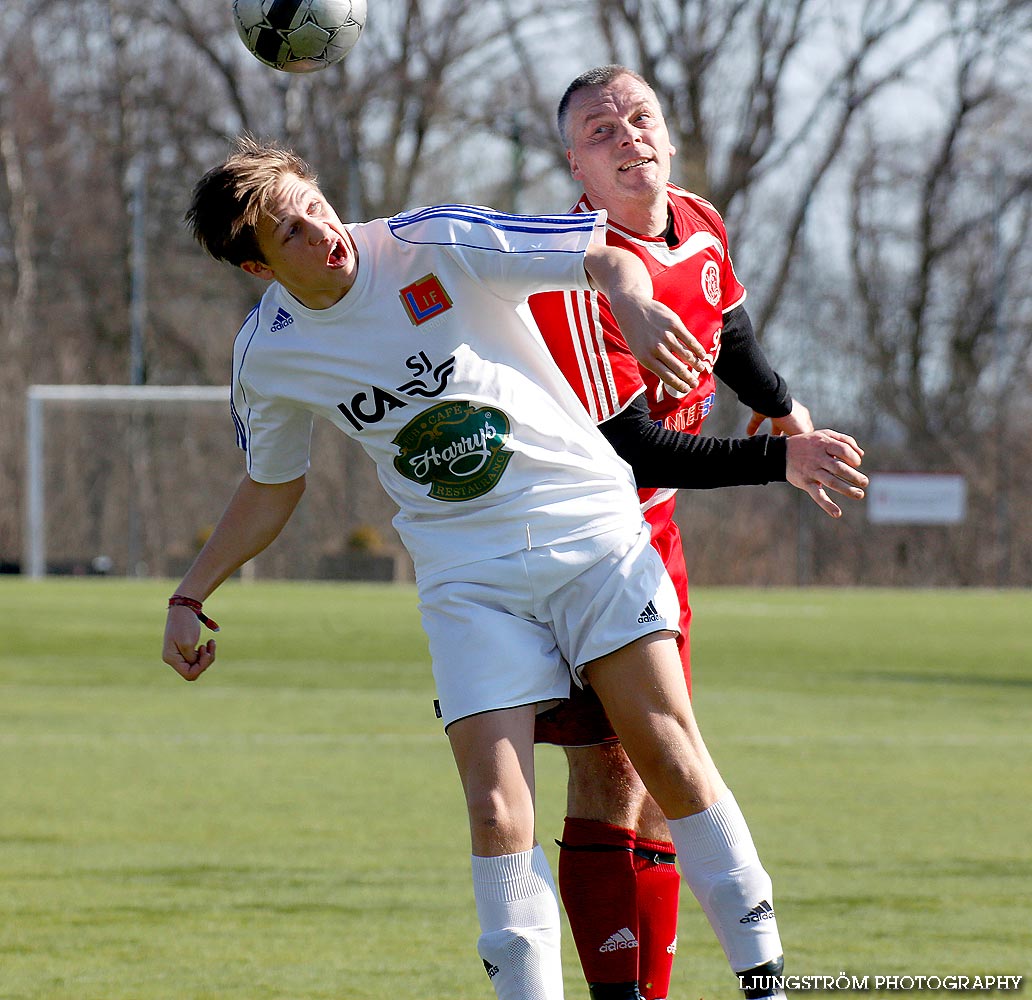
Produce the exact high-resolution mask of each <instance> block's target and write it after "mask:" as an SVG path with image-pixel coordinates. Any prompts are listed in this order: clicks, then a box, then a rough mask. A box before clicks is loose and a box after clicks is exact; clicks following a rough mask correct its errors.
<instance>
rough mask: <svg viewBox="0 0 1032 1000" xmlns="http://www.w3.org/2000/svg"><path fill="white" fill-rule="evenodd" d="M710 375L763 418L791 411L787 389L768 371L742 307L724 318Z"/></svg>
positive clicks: (781, 381)
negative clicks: (718, 351) (717, 352)
mask: <svg viewBox="0 0 1032 1000" xmlns="http://www.w3.org/2000/svg"><path fill="white" fill-rule="evenodd" d="M713 374H714V375H716V377H717V378H719V379H720V381H721V382H723V383H724V385H726V386H727V387H728V388H729V389H731V391H732V392H734V393H735V395H736V396H738V398H739V400H740V401H741V402H742V403H744V404H745V405H746V406H748V407H749V409H750V410H755V411H756V412H757V413H762V414H763V415H764V416H765V417H784V416H787V415H788V414H789V413H790V412H791V411H792V397H791V395H790V394H789V391H788V386H787V385H786V384H785V380H784V379H783V378H782V377H781V376H780V375H779V374H778V373H777V372H776V371H774V369H773V368H771V366H770V362H769V361H768V360H767V356H766V355H765V354H764V353H763V349H762V348H761V347H760V342H759V341H758V340H757V339H756V333H755V332H754V330H753V325H752V320H750V319H749V314H748V313H747V312H746V310H745V306H736V307H735V308H734V309H732V310H731V311H730V312H729V313H727V314H726V315H725V316H724V327H723V330H722V331H721V334H720V353H719V354H718V355H717V363H716V364H715V365H714V366H713Z"/></svg>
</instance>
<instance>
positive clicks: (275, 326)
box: [269, 308, 294, 333]
mask: <svg viewBox="0 0 1032 1000" xmlns="http://www.w3.org/2000/svg"><path fill="white" fill-rule="evenodd" d="M293 322H294V317H293V316H291V315H290V313H288V312H287V310H286V309H283V308H280V309H277V310H276V318H275V319H274V320H273V321H272V326H270V327H269V329H270V330H271V331H272V332H273V333H279V332H280V330H285V329H286V328H287V327H288V326H290V324H291V323H293Z"/></svg>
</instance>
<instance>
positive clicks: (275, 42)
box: [233, 0, 366, 73]
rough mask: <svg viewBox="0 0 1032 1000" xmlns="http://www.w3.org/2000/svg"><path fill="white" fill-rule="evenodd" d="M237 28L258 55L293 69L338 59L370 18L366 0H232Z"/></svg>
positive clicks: (269, 63) (268, 62)
mask: <svg viewBox="0 0 1032 1000" xmlns="http://www.w3.org/2000/svg"><path fill="white" fill-rule="evenodd" d="M233 19H234V20H235V21H236V26H237V31H238V32H239V33H240V37H241V38H242V39H243V41H244V45H246V46H247V47H248V49H250V51H251V53H252V54H253V55H254V56H255V58H257V59H259V60H260V61H261V62H263V63H265V65H266V66H272V67H273V68H274V69H282V70H285V71H286V72H288V73H311V72H312V71H313V70H317V69H325V68H326V67H327V66H329V65H331V64H332V63H335V62H339V61H340V60H341V59H343V58H344V57H345V56H346V55H347V54H348V53H349V52H350V51H351V49H352V46H354V44H355V42H357V41H358V36H359V35H360V34H361V33H362V26H363V25H364V24H365V19H366V0H233Z"/></svg>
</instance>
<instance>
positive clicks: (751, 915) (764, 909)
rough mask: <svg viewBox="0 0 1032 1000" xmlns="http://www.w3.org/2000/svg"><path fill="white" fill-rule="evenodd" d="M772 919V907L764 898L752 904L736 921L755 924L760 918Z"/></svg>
mask: <svg viewBox="0 0 1032 1000" xmlns="http://www.w3.org/2000/svg"><path fill="white" fill-rule="evenodd" d="M773 919H774V907H773V906H771V905H770V903H768V902H767V900H765V899H764V900H762V901H761V902H760V903H758V904H757V905H756V906H754V907H753V908H752V909H751V910H750V911H749V912H748V913H747V914H746V915H745V916H744V917H742V918H740V919H739V921H738V922H739V923H740V924H757V923H759V922H760V921H761V920H773Z"/></svg>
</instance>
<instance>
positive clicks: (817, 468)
mask: <svg viewBox="0 0 1032 1000" xmlns="http://www.w3.org/2000/svg"><path fill="white" fill-rule="evenodd" d="M598 426H599V430H600V431H602V433H603V434H604V435H605V436H606V438H608V440H609V443H610V444H612V446H613V448H614V449H615V450H616V452H617V454H618V455H619V456H620V457H621V458H622V459H623V460H624V461H625V462H627V464H628V465H630V466H631V469H632V470H633V472H634V478H635V481H636V482H637V484H638V486H640V487H666V488H669V489H696V490H698V489H716V488H718V487H721V486H759V485H763V484H764V483H771V482H785V481H787V482H790V483H791V484H792V485H793V486H795V487H797V488H798V489H801V490H804V491H805V492H806V493H808V494H809V496H810V497H811V498H812V499H813V501H814V503H816V504H817V505H818V506H819V507H820V508H821V510H823V511H824V512H825V513H827V514H828V515H829V516H831V517H839V516H840V515H841V513H842V511H841V509H840V508H839V507H838V505H837V504H835V503H834V502H833V501H832V500H831V499H830V497H829V496H828V491H829V490H832V491H834V492H837V493H840V494H842V495H843V496H845V497H849V498H850V499H851V500H861V499H863V496H864V488H865V487H866V486H867V476H865V475H864V474H863V473H862V472H860V471H859V467H860V462H861V460H862V458H863V450H862V449H861V448H860V446H859V445H858V444H857V443H856V441H854V440H853V438H851V437H849V436H848V435H846V434H840V433H839V432H838V431H832V430H821V431H810V432H807V433H801V434H796V435H794V436H791V437H783V436H773V435H767V434H761V435H755V436H752V437H748V438H714V437H705V436H703V435H701V434H686V433H684V432H682V431H672V430H668V429H666V428H664V427H660V426H657V425H656V423H655V422H654V421H653V420H652V418H651V417H650V415H649V411H648V407H647V405H646V403H645V400H644V398H643V397H642V396H641V395H639V396H637V397H635V399H634V400H632V402H631V403H630V405H629V406H627V407H626V408H625V409H624V410H622V411H621V412H620V413H618V414H617V415H616V416H614V417H611V418H610V419H609V420H606V421H604V422H603V423H601V424H599V425H598Z"/></svg>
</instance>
